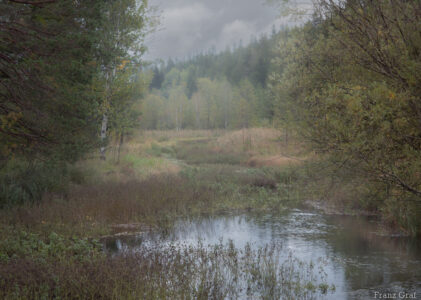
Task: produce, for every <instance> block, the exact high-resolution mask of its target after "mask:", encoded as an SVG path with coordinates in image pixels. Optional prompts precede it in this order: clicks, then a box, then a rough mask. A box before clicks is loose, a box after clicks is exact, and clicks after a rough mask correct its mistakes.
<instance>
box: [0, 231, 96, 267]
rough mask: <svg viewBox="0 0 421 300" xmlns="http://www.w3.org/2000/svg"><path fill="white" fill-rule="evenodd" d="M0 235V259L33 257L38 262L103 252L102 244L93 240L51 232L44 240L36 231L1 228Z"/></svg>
mask: <svg viewBox="0 0 421 300" xmlns="http://www.w3.org/2000/svg"><path fill="white" fill-rule="evenodd" d="M0 236H2V237H4V238H2V240H1V241H0V262H1V263H7V262H10V261H12V260H19V259H32V260H36V261H39V262H41V263H47V262H48V261H51V260H53V261H61V262H69V263H70V262H72V261H78V262H83V261H88V260H91V259H92V258H93V257H94V256H100V255H102V253H101V252H102V251H101V249H102V245H101V244H100V243H99V242H98V241H95V240H92V241H90V240H88V239H78V238H72V239H68V238H65V237H63V236H60V235H58V234H56V233H54V232H52V233H50V234H49V235H48V237H47V238H46V239H45V240H43V239H42V237H41V236H40V235H38V234H34V233H29V232H26V231H21V230H16V229H11V228H3V229H2V231H1V232H0Z"/></svg>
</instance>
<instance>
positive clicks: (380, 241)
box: [104, 209, 421, 299]
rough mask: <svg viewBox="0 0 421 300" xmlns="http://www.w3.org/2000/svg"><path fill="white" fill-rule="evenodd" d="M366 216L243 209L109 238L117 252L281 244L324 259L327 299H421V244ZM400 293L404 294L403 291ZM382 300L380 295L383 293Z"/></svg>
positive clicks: (306, 258) (298, 254) (305, 258)
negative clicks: (161, 229) (244, 211)
mask: <svg viewBox="0 0 421 300" xmlns="http://www.w3.org/2000/svg"><path fill="white" fill-rule="evenodd" d="M381 228H382V226H381V224H379V223H378V222H377V221H376V220H375V219H370V218H367V217H364V218H362V217H360V218H357V217H350V216H334V215H324V214H321V213H319V212H314V211H306V210H299V209H294V210H290V211H288V212H285V213H283V214H281V215H279V214H277V215H273V214H263V215H262V214H259V215H255V214H241V215H224V216H217V217H203V218H199V219H195V220H182V221H179V222H177V223H176V224H175V226H174V227H173V228H172V229H171V230H169V231H168V232H165V233H162V232H161V233H159V232H154V231H150V232H145V233H139V234H136V235H131V236H130V235H129V236H120V237H115V238H111V239H107V240H106V241H105V242H104V243H105V245H106V248H107V249H108V250H109V251H112V252H116V253H118V252H121V251H127V250H129V251H135V250H136V249H137V248H139V247H144V246H145V245H147V244H149V243H161V244H162V247H165V245H169V244H171V245H174V244H176V245H180V246H181V245H192V246H194V245H196V244H197V243H198V242H199V241H200V243H202V244H203V245H215V244H220V243H227V242H229V241H232V243H233V244H234V245H235V246H236V247H238V248H243V247H245V246H246V245H250V247H252V248H259V247H264V246H266V245H268V244H272V243H279V244H281V245H282V247H283V249H286V250H288V251H283V252H282V253H283V254H281V255H280V257H281V259H287V255H288V253H292V255H293V256H294V257H296V258H298V259H300V260H301V261H304V262H310V261H317V260H320V259H322V260H323V261H324V262H325V263H324V272H325V273H326V274H327V279H326V281H327V283H328V284H329V285H332V284H333V285H334V286H335V290H334V291H331V292H330V293H328V294H327V295H326V296H324V298H326V299H375V295H377V296H378V297H379V294H375V293H376V292H377V293H382V294H384V293H388V294H389V296H390V295H391V296H393V295H394V293H396V298H397V299H399V296H404V295H405V296H406V297H407V298H410V297H413V296H414V293H416V294H415V295H416V296H417V297H418V298H421V243H420V241H417V240H414V239H410V238H407V237H402V236H398V235H396V236H393V235H387V234H384V233H383V232H382V231H381ZM399 293H401V294H399ZM378 299H379V298H378Z"/></svg>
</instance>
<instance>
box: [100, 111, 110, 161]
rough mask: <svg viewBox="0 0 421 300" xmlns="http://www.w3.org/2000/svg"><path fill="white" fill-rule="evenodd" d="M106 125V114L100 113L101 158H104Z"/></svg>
mask: <svg viewBox="0 0 421 300" xmlns="http://www.w3.org/2000/svg"><path fill="white" fill-rule="evenodd" d="M107 126H108V116H107V114H105V113H104V114H103V115H102V126H101V149H100V154H101V156H100V157H101V159H102V160H105V159H106V157H105V152H106V150H107V147H106V145H105V140H106V139H107Z"/></svg>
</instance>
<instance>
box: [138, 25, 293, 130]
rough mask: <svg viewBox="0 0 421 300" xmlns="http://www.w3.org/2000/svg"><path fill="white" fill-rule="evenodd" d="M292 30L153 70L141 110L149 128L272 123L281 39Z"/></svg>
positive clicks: (162, 65) (212, 126) (274, 31)
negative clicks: (272, 83)
mask: <svg viewBox="0 0 421 300" xmlns="http://www.w3.org/2000/svg"><path fill="white" fill-rule="evenodd" d="M286 34H288V30H283V31H281V32H276V30H275V28H273V30H272V33H271V35H270V36H267V35H262V36H260V37H259V38H258V39H253V40H252V41H251V42H250V44H248V45H247V46H242V45H241V43H240V44H239V45H237V46H234V47H232V48H227V49H226V50H225V51H223V52H221V53H215V51H214V50H210V51H208V52H207V53H202V54H199V55H197V56H195V57H193V58H190V59H188V60H185V61H176V62H174V61H173V60H171V59H170V60H168V61H167V62H165V63H163V64H161V65H159V66H154V67H153V68H152V70H153V74H154V76H153V79H152V82H151V86H150V87H151V90H152V92H151V94H150V95H149V97H147V99H146V100H145V102H144V105H143V122H142V125H143V127H144V128H147V129H174V128H177V129H181V128H200V129H212V128H243V127H250V126H262V125H264V126H268V125H271V124H272V122H273V116H274V111H273V104H272V100H271V97H270V94H269V93H268V90H267V83H268V78H269V75H270V74H271V73H272V72H273V71H275V69H274V67H273V64H272V60H273V59H274V58H275V57H276V51H275V50H276V45H277V43H278V40H279V39H280V38H281V37H282V36H285V35H286Z"/></svg>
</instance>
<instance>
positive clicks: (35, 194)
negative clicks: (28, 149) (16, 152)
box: [0, 159, 68, 208]
mask: <svg viewBox="0 0 421 300" xmlns="http://www.w3.org/2000/svg"><path fill="white" fill-rule="evenodd" d="M67 182H68V177H67V174H66V165H65V164H63V163H57V162H53V161H51V162H39V161H38V162H33V161H26V160H17V159H14V160H10V161H9V162H8V163H7V165H6V166H5V167H4V168H3V169H2V170H1V172H0V208H4V207H11V206H14V205H18V204H24V203H26V202H34V201H40V200H41V198H42V196H43V194H44V193H45V192H47V191H56V192H58V191H62V189H63V188H64V187H65V186H66V184H67Z"/></svg>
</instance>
